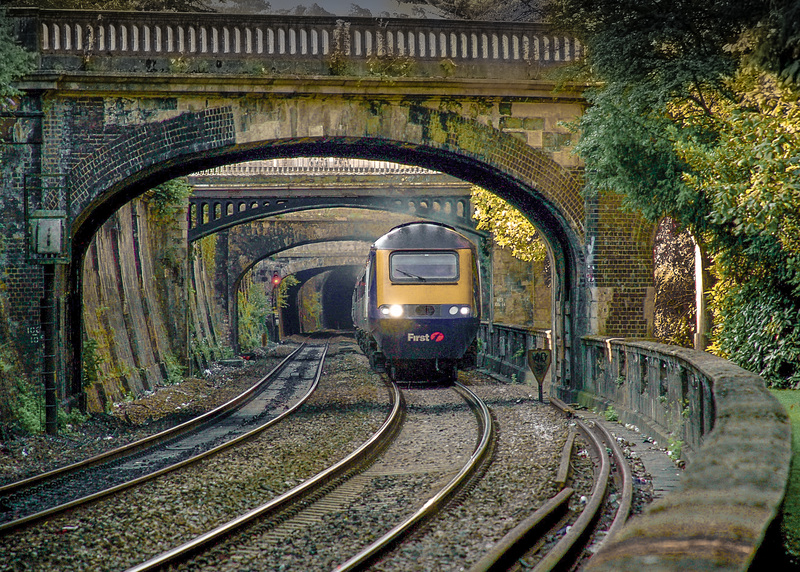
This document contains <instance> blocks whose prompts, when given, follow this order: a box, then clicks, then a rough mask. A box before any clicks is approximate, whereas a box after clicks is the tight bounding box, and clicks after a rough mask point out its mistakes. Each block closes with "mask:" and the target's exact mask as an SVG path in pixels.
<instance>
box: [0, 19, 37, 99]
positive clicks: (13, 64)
mask: <svg viewBox="0 0 800 572" xmlns="http://www.w3.org/2000/svg"><path fill="white" fill-rule="evenodd" d="M33 68H34V55H33V54H31V53H29V52H26V51H25V50H24V49H22V48H21V47H20V46H19V45H17V42H16V40H15V39H14V37H13V30H12V27H11V23H10V21H9V20H8V18H7V17H6V12H5V10H3V9H0V111H2V110H3V109H6V108H7V107H9V106H13V105H14V104H13V102H12V100H11V98H12V97H17V96H19V95H20V92H19V90H18V89H16V88H15V87H13V86H12V85H11V83H12V82H13V81H15V80H17V79H19V78H20V77H22V76H23V75H25V74H26V73H28V72H31V71H33Z"/></svg>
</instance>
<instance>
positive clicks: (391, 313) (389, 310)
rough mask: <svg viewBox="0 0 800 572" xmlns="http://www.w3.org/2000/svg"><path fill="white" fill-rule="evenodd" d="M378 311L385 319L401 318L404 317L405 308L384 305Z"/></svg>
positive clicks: (397, 305)
mask: <svg viewBox="0 0 800 572" xmlns="http://www.w3.org/2000/svg"><path fill="white" fill-rule="evenodd" d="M378 311H379V312H380V313H381V316H383V317H390V318H399V317H400V316H402V315H403V307H402V306H401V305H400V304H392V305H391V306H389V305H388V304H384V305H383V306H381V307H380V308H378Z"/></svg>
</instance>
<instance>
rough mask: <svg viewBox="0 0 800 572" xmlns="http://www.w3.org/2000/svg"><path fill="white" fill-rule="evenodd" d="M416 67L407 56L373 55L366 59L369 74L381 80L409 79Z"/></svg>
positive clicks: (412, 60)
mask: <svg viewBox="0 0 800 572" xmlns="http://www.w3.org/2000/svg"><path fill="white" fill-rule="evenodd" d="M416 65H417V62H416V60H414V58H412V57H409V56H401V55H394V54H390V55H377V54H373V55H371V56H370V57H369V58H367V70H368V71H369V74H370V75H375V76H379V77H383V78H394V77H409V76H411V75H413V74H414V69H415V68H416Z"/></svg>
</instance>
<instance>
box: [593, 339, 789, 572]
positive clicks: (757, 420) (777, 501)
mask: <svg viewBox="0 0 800 572" xmlns="http://www.w3.org/2000/svg"><path fill="white" fill-rule="evenodd" d="M591 340H592V341H595V342H596V341H603V342H604V343H607V344H608V345H609V347H610V346H611V345H617V344H619V345H620V346H623V347H625V349H626V350H628V351H632V352H634V353H635V352H637V350H645V352H648V353H655V354H659V355H662V356H665V357H669V358H673V359H675V360H677V361H680V362H684V363H685V364H686V365H687V366H689V367H691V368H693V369H694V370H696V371H698V372H700V373H701V374H702V375H704V376H705V377H706V378H707V380H708V381H709V383H710V384H711V387H712V392H713V398H714V404H715V410H716V416H715V418H714V429H713V430H712V431H711V432H710V433H708V434H707V435H706V436H705V439H704V440H703V443H702V445H701V446H700V447H699V448H698V449H697V450H696V451H695V452H694V455H693V456H692V462H691V463H690V464H689V466H688V467H687V469H686V471H685V472H684V476H683V478H682V479H681V483H680V487H679V489H678V490H677V491H676V492H674V493H672V494H669V495H667V496H666V497H664V498H663V499H660V500H658V501H656V502H655V503H653V504H652V505H651V506H650V507H648V508H647V510H646V511H645V513H644V514H643V515H640V516H638V517H634V518H633V519H631V520H630V521H629V522H628V523H627V524H626V525H625V527H624V528H623V529H622V530H621V531H620V533H619V534H618V535H617V536H616V537H614V538H612V539H610V540H609V542H608V544H606V545H605V546H604V547H603V548H602V549H601V550H600V551H599V552H598V553H597V554H596V555H595V556H594V557H593V558H592V559H591V560H590V561H589V563H588V565H587V566H586V568H585V569H586V570H591V571H606V570H609V571H610V570H614V571H627V570H631V571H636V572H641V571H642V570H647V571H648V572H649V571H654V570H675V571H677V570H682V571H683V570H709V569H714V570H746V569H747V568H748V567H749V566H750V564H751V563H752V562H753V560H754V558H755V556H756V553H757V552H758V550H759V548H760V546H761V545H762V543H763V542H764V538H765V535H766V532H767V529H768V528H769V527H770V525H771V524H772V523H773V521H774V520H775V519H776V517H777V515H778V511H779V508H780V505H781V502H782V501H783V496H784V494H785V490H786V484H787V480H788V476H789V465H790V463H791V456H792V453H791V424H790V422H789V419H788V417H787V415H786V412H785V410H784V409H783V407H782V406H781V405H780V404H779V403H778V402H777V400H775V399H774V398H773V397H772V396H771V395H770V394H769V392H768V391H767V390H766V387H765V385H764V381H763V380H762V379H761V378H760V377H759V376H757V375H755V374H753V373H750V372H748V371H745V370H743V369H742V368H740V367H738V366H736V365H734V364H732V363H730V362H728V361H727V360H724V359H721V358H719V357H717V356H713V355H711V354H707V353H704V352H698V351H694V350H688V349H684V348H677V347H673V346H667V345H663V344H658V343H654V342H644V341H636V342H625V341H624V340H613V341H612V340H608V339H602V338H592V339H591Z"/></svg>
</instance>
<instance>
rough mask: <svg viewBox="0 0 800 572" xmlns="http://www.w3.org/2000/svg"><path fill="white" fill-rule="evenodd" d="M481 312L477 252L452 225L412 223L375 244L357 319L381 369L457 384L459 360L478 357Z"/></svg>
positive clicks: (363, 342)
mask: <svg viewBox="0 0 800 572" xmlns="http://www.w3.org/2000/svg"><path fill="white" fill-rule="evenodd" d="M480 308H481V304H480V280H479V273H478V261H477V253H476V248H475V245H474V244H473V243H472V242H471V241H470V240H469V239H467V238H466V237H465V236H463V235H462V234H460V233H458V232H456V231H455V230H453V229H452V228H450V227H448V226H445V225H442V224H436V223H430V222H413V223H408V224H403V225H400V226H398V227H396V228H394V229H392V230H391V231H389V232H388V233H387V234H385V235H383V236H382V237H380V238H379V239H378V240H377V241H375V244H373V245H372V248H371V249H370V252H369V256H368V258H367V263H366V266H365V267H364V270H363V272H362V273H361V275H360V276H359V279H358V281H357V282H356V288H355V291H354V292H353V308H352V314H353V324H354V325H355V328H356V338H357V339H358V342H359V345H360V346H361V349H362V350H363V351H364V353H365V354H366V355H367V356H368V357H369V359H370V363H371V364H372V366H373V367H375V368H376V369H379V370H380V369H383V368H385V369H386V370H388V372H389V375H390V376H391V377H392V379H397V378H398V376H401V377H402V376H403V374H408V373H409V372H421V371H426V372H429V375H431V376H433V377H437V378H444V379H446V380H448V381H454V380H455V379H456V377H457V374H458V370H457V368H458V363H459V360H461V359H463V358H464V357H465V354H470V355H472V354H474V351H475V336H476V334H477V331H478V326H479V324H480Z"/></svg>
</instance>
